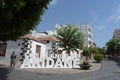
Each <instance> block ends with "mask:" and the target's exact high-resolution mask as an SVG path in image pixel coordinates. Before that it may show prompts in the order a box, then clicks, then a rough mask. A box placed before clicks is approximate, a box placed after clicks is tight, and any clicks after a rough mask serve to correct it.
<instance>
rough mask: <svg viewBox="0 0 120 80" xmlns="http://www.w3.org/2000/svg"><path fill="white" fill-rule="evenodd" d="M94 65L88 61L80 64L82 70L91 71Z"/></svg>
mask: <svg viewBox="0 0 120 80" xmlns="http://www.w3.org/2000/svg"><path fill="white" fill-rule="evenodd" d="M91 66H92V65H91V64H90V63H89V62H88V61H84V62H83V63H82V64H80V68H81V69H90V67H91Z"/></svg>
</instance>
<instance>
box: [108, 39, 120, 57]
mask: <svg viewBox="0 0 120 80" xmlns="http://www.w3.org/2000/svg"><path fill="white" fill-rule="evenodd" d="M106 46H107V54H109V55H111V56H112V57H115V56H117V53H118V52H120V39H111V40H110V41H108V42H107V43H106Z"/></svg>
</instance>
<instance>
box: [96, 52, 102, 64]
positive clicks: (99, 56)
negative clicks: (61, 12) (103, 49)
mask: <svg viewBox="0 0 120 80" xmlns="http://www.w3.org/2000/svg"><path fill="white" fill-rule="evenodd" d="M94 60H96V62H98V63H100V62H101V61H102V60H103V55H102V54H96V55H95V57H94Z"/></svg>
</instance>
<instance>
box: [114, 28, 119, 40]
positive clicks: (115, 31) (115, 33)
mask: <svg viewBox="0 0 120 80" xmlns="http://www.w3.org/2000/svg"><path fill="white" fill-rule="evenodd" d="M113 38H114V39H117V38H120V29H115V30H114V32H113Z"/></svg>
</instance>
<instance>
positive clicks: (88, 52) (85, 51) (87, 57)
mask: <svg viewBox="0 0 120 80" xmlns="http://www.w3.org/2000/svg"><path fill="white" fill-rule="evenodd" d="M90 53H91V52H90V49H89V48H85V49H83V56H85V57H86V61H88V59H89V56H90Z"/></svg>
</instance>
